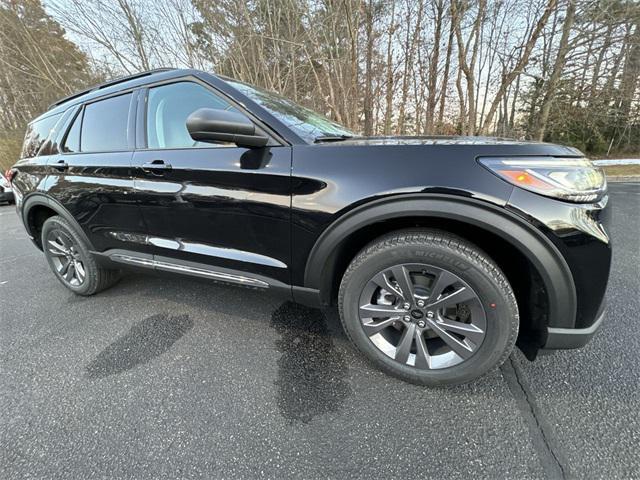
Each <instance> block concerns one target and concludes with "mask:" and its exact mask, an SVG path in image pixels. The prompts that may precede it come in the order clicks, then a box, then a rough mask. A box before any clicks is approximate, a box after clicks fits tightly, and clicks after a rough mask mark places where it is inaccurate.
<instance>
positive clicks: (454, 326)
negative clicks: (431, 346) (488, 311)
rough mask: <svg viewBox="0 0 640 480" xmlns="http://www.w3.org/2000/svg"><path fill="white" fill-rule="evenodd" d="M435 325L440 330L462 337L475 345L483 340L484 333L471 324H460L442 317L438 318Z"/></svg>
mask: <svg viewBox="0 0 640 480" xmlns="http://www.w3.org/2000/svg"><path fill="white" fill-rule="evenodd" d="M437 323H438V326H439V327H440V328H442V329H444V330H447V331H449V332H454V333H458V334H460V335H463V336H465V337H466V338H468V339H469V340H471V341H472V342H473V343H475V344H476V345H478V344H479V343H480V342H481V341H482V339H483V338H484V332H483V331H482V330H481V329H479V328H478V327H476V326H475V325H473V324H471V323H462V322H458V321H456V320H449V319H448V318H442V317H440V319H439V321H438V322H437Z"/></svg>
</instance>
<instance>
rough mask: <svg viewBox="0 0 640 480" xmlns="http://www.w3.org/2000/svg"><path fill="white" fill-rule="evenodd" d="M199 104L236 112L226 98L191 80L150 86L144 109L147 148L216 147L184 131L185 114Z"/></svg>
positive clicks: (201, 106)
mask: <svg viewBox="0 0 640 480" xmlns="http://www.w3.org/2000/svg"><path fill="white" fill-rule="evenodd" d="M199 108H214V109H221V110H231V111H234V112H237V111H238V110H237V109H236V108H234V107H233V106H232V105H231V104H230V103H229V102H227V101H226V100H225V99H223V98H222V97H220V96H218V95H216V94H215V93H213V92H212V91H210V90H208V89H206V88H205V87H203V86H201V85H198V84H197V83H193V82H178V83H172V84H169V85H162V86H159V87H154V88H150V89H149V97H148V109H147V144H148V148H152V149H156V148H190V147H216V146H220V144H218V145H216V144H212V143H206V142H197V141H195V140H193V139H192V138H191V136H190V135H189V132H188V131H187V117H188V116H189V115H191V114H192V113H193V112H195V111H196V110H198V109H199Z"/></svg>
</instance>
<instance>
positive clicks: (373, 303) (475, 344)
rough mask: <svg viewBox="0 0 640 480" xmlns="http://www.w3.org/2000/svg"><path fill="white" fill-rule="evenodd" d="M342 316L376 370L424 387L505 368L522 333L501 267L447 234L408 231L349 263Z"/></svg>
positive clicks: (341, 301)
mask: <svg viewBox="0 0 640 480" xmlns="http://www.w3.org/2000/svg"><path fill="white" fill-rule="evenodd" d="M339 307H340V316H341V319H342V323H343V326H344V328H345V330H346V332H347V334H348V335H349V337H350V338H351V340H352V341H353V342H354V344H355V345H356V346H357V347H358V348H359V349H360V350H361V351H362V352H363V353H364V354H365V355H366V356H367V357H368V358H369V359H370V360H372V361H373V362H374V363H375V364H376V365H377V366H378V367H380V368H381V369H382V370H384V371H386V372H388V373H391V374H392V375H395V376H397V377H400V378H402V379H404V380H408V381H410V382H413V383H418V384H423V385H446V384H457V383H464V382H467V381H470V380H472V379H474V378H476V377H478V376H480V375H482V374H484V373H486V372H487V371H488V370H490V369H491V368H494V367H496V366H498V365H500V364H501V363H502V362H503V361H504V360H505V359H506V358H507V357H508V355H509V353H510V352H511V350H512V349H513V345H514V343H515V340H516V337H517V334H518V308H517V304H516V300H515V296H514V294H513V291H512V290H511V287H510V285H509V283H508V281H507V279H506V277H505V276H504V274H503V273H502V272H501V271H500V269H499V268H498V267H497V266H496V265H495V263H494V262H493V261H492V260H491V259H490V258H489V257H488V256H487V255H486V254H485V253H484V252H482V251H481V250H480V249H478V248H477V247H476V246H474V245H472V244H471V243H469V242H467V241H465V240H463V239H461V238H459V237H456V236H453V235H451V234H448V233H445V232H438V231H428V230H420V231H402V232H395V233H393V234H390V235H388V236H385V237H383V238H380V239H379V240H376V241H375V242H373V243H372V244H370V245H369V246H367V247H366V248H365V249H364V250H362V251H361V252H360V253H359V254H358V255H357V256H356V258H354V260H353V261H352V263H351V264H350V265H349V267H348V269H347V271H346V273H345V275H344V277H343V279H342V283H341V286H340V296H339Z"/></svg>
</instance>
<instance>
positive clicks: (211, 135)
mask: <svg viewBox="0 0 640 480" xmlns="http://www.w3.org/2000/svg"><path fill="white" fill-rule="evenodd" d="M187 130H188V132H189V135H191V138H193V139H194V140H196V141H198V142H230V143H235V144H236V145H238V146H239V147H247V148H259V147H264V146H265V145H266V144H267V142H268V141H269V138H268V137H264V136H262V135H256V127H255V125H254V124H253V123H251V121H249V119H248V118H247V117H245V116H244V115H241V114H239V113H236V112H230V111H228V110H218V109H215V108H199V109H198V110H196V111H195V112H193V113H192V114H191V115H189V116H188V117H187Z"/></svg>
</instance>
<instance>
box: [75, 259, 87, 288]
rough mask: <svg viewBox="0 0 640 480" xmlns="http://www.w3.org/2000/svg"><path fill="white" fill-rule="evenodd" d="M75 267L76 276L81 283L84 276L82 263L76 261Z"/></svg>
mask: <svg viewBox="0 0 640 480" xmlns="http://www.w3.org/2000/svg"><path fill="white" fill-rule="evenodd" d="M75 268H76V273H77V275H76V276H77V277H78V282H80V283H82V282H83V281H84V277H85V272H84V266H83V265H82V263H80V262H78V261H76V263H75Z"/></svg>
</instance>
